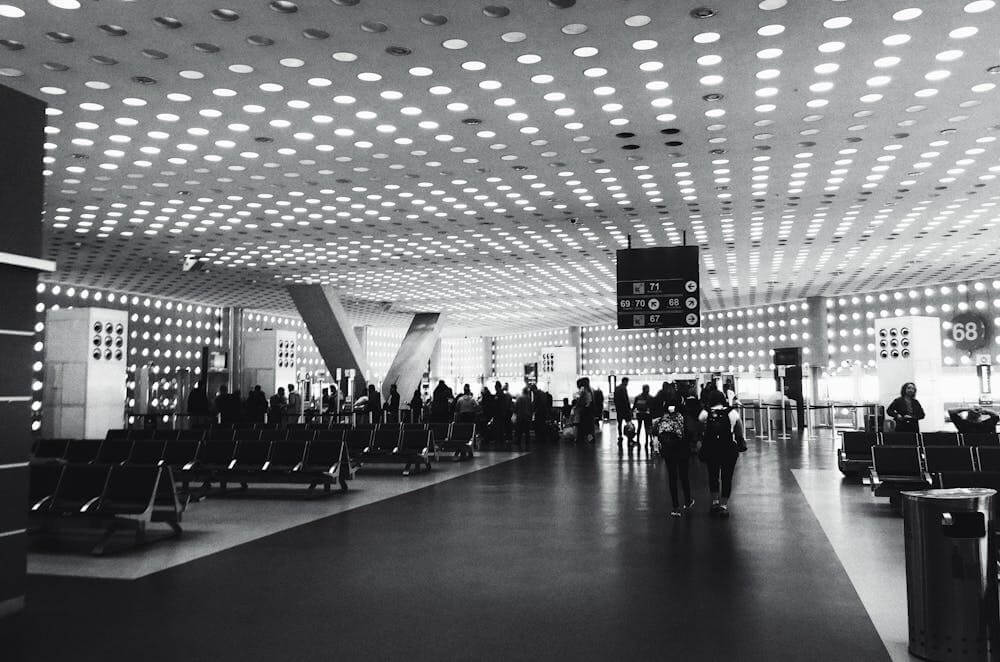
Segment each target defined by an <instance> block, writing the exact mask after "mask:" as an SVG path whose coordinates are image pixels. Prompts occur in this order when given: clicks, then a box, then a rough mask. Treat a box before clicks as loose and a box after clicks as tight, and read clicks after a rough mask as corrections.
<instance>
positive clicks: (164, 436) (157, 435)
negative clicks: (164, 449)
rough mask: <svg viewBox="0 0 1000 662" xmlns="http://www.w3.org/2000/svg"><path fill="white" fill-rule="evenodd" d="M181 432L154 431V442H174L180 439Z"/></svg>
mask: <svg viewBox="0 0 1000 662" xmlns="http://www.w3.org/2000/svg"><path fill="white" fill-rule="evenodd" d="M180 433H181V431H180V430H165V429H161V430H154V431H153V440H154V441H173V440H174V439H179V438H180Z"/></svg>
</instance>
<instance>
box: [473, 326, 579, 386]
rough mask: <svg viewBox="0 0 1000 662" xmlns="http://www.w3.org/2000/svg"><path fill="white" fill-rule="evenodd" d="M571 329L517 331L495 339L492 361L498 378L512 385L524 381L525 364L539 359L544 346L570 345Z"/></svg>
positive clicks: (520, 383)
mask: <svg viewBox="0 0 1000 662" xmlns="http://www.w3.org/2000/svg"><path fill="white" fill-rule="evenodd" d="M569 344H571V341H570V329H569V328H564V329H545V330H542V331H533V332H531V333H515V334H513V335H509V336H497V337H495V338H494V339H493V356H492V360H491V362H490V364H491V366H492V368H493V371H494V372H495V373H496V378H497V379H498V380H500V381H501V382H508V383H509V384H511V387H512V388H513V386H514V385H515V384H516V385H518V386H520V385H522V384H523V383H524V364H525V363H532V362H535V361H537V360H538V354H539V350H540V349H541V348H542V347H551V346H560V345H569Z"/></svg>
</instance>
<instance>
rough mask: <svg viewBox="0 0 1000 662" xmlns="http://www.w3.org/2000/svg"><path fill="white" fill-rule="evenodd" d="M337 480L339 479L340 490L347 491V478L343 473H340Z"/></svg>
mask: <svg viewBox="0 0 1000 662" xmlns="http://www.w3.org/2000/svg"><path fill="white" fill-rule="evenodd" d="M338 480H339V481H340V491H341V492H346V491H347V478H346V477H345V476H344V474H340V477H339V479H338Z"/></svg>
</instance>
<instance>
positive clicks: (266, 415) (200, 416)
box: [187, 382, 303, 427]
mask: <svg viewBox="0 0 1000 662" xmlns="http://www.w3.org/2000/svg"><path fill="white" fill-rule="evenodd" d="M187 413H188V416H190V417H191V423H192V426H193V427H202V426H207V425H209V424H211V423H218V424H220V425H223V426H231V425H237V424H240V423H266V422H270V423H275V422H278V423H284V422H287V421H289V420H292V421H298V420H299V417H300V416H301V415H302V413H303V410H302V396H301V395H299V393H298V392H297V391H296V390H295V385H294V384H289V385H288V390H287V391H286V390H285V388H284V387H278V390H277V392H275V393H274V395H272V396H271V397H270V398H268V397H267V395H266V394H265V393H264V391H263V390H262V389H261V387H260V384H257V385H256V386H254V387H253V390H252V391H250V393H248V394H247V397H245V398H244V397H243V393H242V392H241V391H240V389H236V390H234V391H232V392H230V391H229V387H228V386H227V385H225V384H223V385H222V386H220V387H219V391H218V393H216V395H215V398H213V399H212V400H211V401H210V400H209V399H208V394H207V393H206V389H205V386H204V385H203V384H202V383H201V382H198V383H197V384H195V387H194V388H193V389H191V393H189V394H188V400H187Z"/></svg>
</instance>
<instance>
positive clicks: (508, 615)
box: [0, 432, 905, 661]
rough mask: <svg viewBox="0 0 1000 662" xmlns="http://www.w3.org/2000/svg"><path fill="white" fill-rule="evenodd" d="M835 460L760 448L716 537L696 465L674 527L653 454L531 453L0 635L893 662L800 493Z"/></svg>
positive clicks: (342, 654) (72, 646)
mask: <svg viewBox="0 0 1000 662" xmlns="http://www.w3.org/2000/svg"><path fill="white" fill-rule="evenodd" d="M833 448H834V444H833V441H832V437H830V435H829V432H827V436H826V438H819V439H810V440H807V441H805V442H801V441H798V440H795V439H793V440H788V441H784V442H767V441H761V440H754V441H752V442H751V444H750V450H749V451H748V452H747V453H746V454H744V455H743V456H742V457H741V459H740V462H739V465H738V467H737V470H736V488H735V491H734V495H733V500H732V504H731V506H732V512H733V516H732V517H731V518H730V519H729V520H719V519H715V518H712V517H710V516H709V515H708V513H707V510H708V508H707V506H708V500H707V493H706V489H705V487H704V482H705V481H704V477H703V475H702V470H701V465H700V464H697V463H693V464H692V477H693V479H694V489H695V498H696V500H697V504H696V506H695V509H694V512H693V513H692V514H691V515H690V516H689V517H685V518H682V519H679V520H678V519H672V518H669V517H668V516H667V514H668V512H669V510H670V508H669V497H668V496H667V490H666V477H665V476H666V472H665V471H664V467H663V466H662V465H659V464H657V463H655V462H650V461H649V460H648V459H647V457H646V456H645V454H633V456H631V457H630V456H629V455H628V454H622V455H619V453H618V451H617V448H616V444H615V443H614V440H613V439H611V438H607V439H606V440H605V441H602V442H600V443H599V444H597V445H596V446H594V445H587V446H585V447H580V448H578V447H575V446H573V445H571V444H562V445H559V446H550V447H540V448H539V449H537V450H534V451H533V452H531V453H529V454H527V455H524V456H523V457H520V458H517V459H514V460H511V461H508V462H503V463H500V464H497V465H494V466H491V467H487V468H483V469H482V470H479V471H475V472H472V473H468V474H466V475H463V476H459V477H456V478H454V479H452V480H447V481H445V482H441V483H438V484H435V485H429V486H427V487H424V488H422V489H418V490H415V491H411V492H407V493H405V494H401V495H399V496H395V497H391V498H388V499H384V500H381V501H377V502H375V503H371V504H368V505H364V506H361V507H359V508H354V509H350V510H347V511H345V512H341V513H338V514H335V515H331V516H328V517H323V518H322V519H318V520H316V521H313V522H310V523H307V524H303V525H301V526H296V527H294V528H291V529H287V530H284V531H280V532H277V533H274V534H272V535H268V536H266V537H263V538H259V539H256V540H254V541H252V542H249V543H246V544H241V545H238V546H235V547H231V548H229V549H226V550H223V551H220V552H218V553H215V554H211V555H209V556H205V557H203V558H199V559H196V560H193V561H190V562H188V563H185V564H183V565H180V566H177V567H172V568H169V569H165V570H163V571H161V572H157V573H155V574H152V575H149V576H146V577H143V578H140V579H136V580H134V581H108V580H101V579H75V578H65V577H51V576H33V577H32V578H31V580H30V584H29V590H30V592H29V596H28V608H27V610H26V612H25V613H23V614H21V615H20V616H18V617H15V618H13V619H8V620H7V621H5V622H4V623H3V624H2V625H0V638H2V639H3V640H4V641H5V642H7V641H10V642H11V646H12V647H13V649H14V650H15V651H16V653H15V657H14V658H13V659H24V660H57V659H59V660H65V659H75V660H91V659H93V660H133V659H143V660H181V659H183V660H278V659H288V660H329V659H333V658H334V657H336V658H338V659H349V660H355V659H357V660H371V659H390V660H391V659H406V660H413V659H417V660H423V659H428V660H431V659H433V660H466V659H505V660H510V659H514V660H538V659H551V660H597V659H601V660H607V659H622V660H626V659H627V660H664V659H677V660H768V661H774V660H803V659H809V660H811V661H820V660H838V661H841V660H872V661H876V660H889V659H890V657H889V655H888V653H887V650H886V647H885V646H884V645H883V643H882V640H881V639H880V637H879V633H878V631H877V630H876V628H875V627H874V626H873V624H872V620H871V619H870V617H869V613H868V611H867V610H866V608H865V605H864V604H863V603H862V601H861V599H860V598H859V596H858V592H857V591H856V590H855V587H854V585H853V584H852V582H851V578H850V577H849V575H848V573H847V572H846V571H845V569H844V565H842V564H841V560H840V559H839V558H838V555H837V552H836V550H835V545H831V543H830V539H828V537H827V534H826V533H825V532H824V527H823V526H821V522H820V521H819V520H818V519H817V516H816V515H815V514H814V509H813V508H811V507H810V503H809V501H808V500H807V498H806V496H805V495H804V494H803V491H802V490H801V489H800V487H799V483H798V482H797V481H796V478H795V476H793V470H806V471H813V472H826V473H827V474H829V475H831V476H832V475H833V474H832V473H831V472H830V469H831V467H834V466H835V460H834V453H833ZM854 487H858V489H859V490H860V489H862V488H860V486H854ZM248 526H252V523H248ZM904 599H905V598H904ZM904 604H905V602H904ZM53 628H57V630H56V631H58V632H59V636H58V637H53V636H52V633H53V631H54V630H53Z"/></svg>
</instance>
